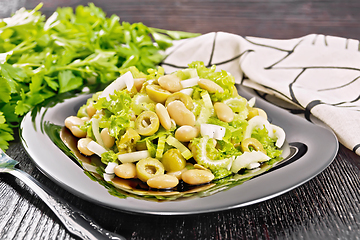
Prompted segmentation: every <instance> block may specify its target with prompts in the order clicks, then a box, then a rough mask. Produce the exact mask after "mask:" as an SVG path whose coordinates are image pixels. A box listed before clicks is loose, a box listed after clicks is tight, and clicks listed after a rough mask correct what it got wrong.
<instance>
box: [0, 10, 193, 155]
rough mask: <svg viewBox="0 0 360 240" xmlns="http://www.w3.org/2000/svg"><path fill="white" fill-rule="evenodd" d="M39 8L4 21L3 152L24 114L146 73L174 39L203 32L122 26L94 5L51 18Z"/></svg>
mask: <svg viewBox="0 0 360 240" xmlns="http://www.w3.org/2000/svg"><path fill="white" fill-rule="evenodd" d="M41 6H42V5H41V4H39V5H38V6H37V7H36V8H35V9H33V10H31V11H28V10H25V9H20V10H19V11H17V12H16V13H15V14H14V15H13V16H12V17H10V18H5V19H0V86H1V87H0V148H2V149H3V150H6V149H7V148H8V144H9V141H11V140H13V128H16V127H18V126H19V123H20V121H21V119H22V116H23V115H24V114H26V113H27V112H28V111H30V110H31V109H33V108H34V107H35V106H39V104H41V103H43V102H44V101H46V100H48V99H50V98H52V97H54V96H56V95H57V94H61V93H65V92H71V91H81V89H83V87H85V86H90V85H91V86H94V85H96V84H106V83H108V82H111V81H113V80H114V79H116V78H117V77H118V76H119V75H120V74H119V72H120V70H121V69H124V68H127V67H130V66H136V67H137V68H138V69H139V70H140V71H143V72H146V70H147V69H149V68H155V67H156V66H157V64H158V63H160V62H161V60H162V59H163V58H164V55H163V51H162V50H165V49H166V48H168V47H170V46H171V45H172V41H173V40H178V39H183V38H189V37H195V36H197V35H198V34H193V33H186V32H179V31H167V30H162V29H155V28H149V27H147V26H145V25H144V24H142V23H134V24H130V23H128V22H122V23H120V22H119V20H120V18H119V17H118V16H116V15H112V16H111V17H106V14H105V13H104V12H103V11H102V10H101V9H100V8H98V7H96V6H95V5H94V4H92V3H90V4H89V5H88V6H78V7H77V8H76V9H75V12H74V11H73V9H72V8H70V7H64V8H58V9H57V10H56V11H55V12H54V13H53V14H52V15H51V16H50V17H49V18H47V19H46V18H45V16H44V15H42V14H41V12H39V9H40V8H41Z"/></svg>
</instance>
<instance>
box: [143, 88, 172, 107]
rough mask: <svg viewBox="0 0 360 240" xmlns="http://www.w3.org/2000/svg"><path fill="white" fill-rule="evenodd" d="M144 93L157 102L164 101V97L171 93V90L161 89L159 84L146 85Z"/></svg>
mask: <svg viewBox="0 0 360 240" xmlns="http://www.w3.org/2000/svg"><path fill="white" fill-rule="evenodd" d="M146 93H147V95H148V96H149V98H150V99H151V100H153V101H155V102H158V103H164V102H165V101H166V99H167V98H168V97H169V96H170V95H171V92H169V91H167V90H165V89H163V88H162V87H160V86H159V85H153V84H151V85H147V86H146Z"/></svg>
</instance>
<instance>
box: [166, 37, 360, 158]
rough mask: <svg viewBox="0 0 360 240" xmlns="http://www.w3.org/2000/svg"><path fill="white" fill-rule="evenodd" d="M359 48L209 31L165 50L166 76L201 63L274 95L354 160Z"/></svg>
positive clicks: (358, 133)
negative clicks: (324, 130) (328, 132)
mask: <svg viewBox="0 0 360 240" xmlns="http://www.w3.org/2000/svg"><path fill="white" fill-rule="evenodd" d="M359 49H360V44H359V41H357V40H352V39H345V38H340V37H333V36H324V35H318V34H312V35H307V36H304V37H301V38H296V39H289V40H275V39H265V38H255V37H241V36H238V35H234V34H230V33H224V32H216V33H215V32H213V33H208V34H205V35H202V36H199V37H197V38H193V39H186V40H180V41H177V42H175V43H174V46H173V47H171V48H169V49H168V50H167V52H166V53H167V55H168V56H167V57H166V59H165V60H164V61H163V63H162V66H163V67H164V68H165V70H166V72H171V71H175V70H177V69H180V68H185V67H187V64H188V63H189V62H191V61H203V62H204V63H205V64H206V65H208V66H211V65H216V66H218V68H219V69H223V70H226V71H228V72H230V73H231V74H232V75H233V76H234V77H235V81H236V82H237V83H238V84H242V85H244V86H247V87H251V88H254V89H257V90H260V91H262V92H265V93H268V94H272V95H275V96H277V97H280V98H281V99H283V100H286V101H288V102H291V103H292V104H294V105H296V106H297V107H300V108H301V109H303V110H304V113H305V116H306V117H307V118H308V119H310V117H309V114H310V113H311V114H313V115H314V116H315V117H317V118H318V119H320V120H321V121H323V122H324V123H326V124H327V125H328V126H329V127H330V128H331V129H333V131H334V132H335V134H336V135H337V137H338V139H339V141H340V142H341V143H342V144H343V145H344V146H346V147H347V148H349V149H351V150H352V151H354V152H355V153H356V154H358V155H360V51H359Z"/></svg>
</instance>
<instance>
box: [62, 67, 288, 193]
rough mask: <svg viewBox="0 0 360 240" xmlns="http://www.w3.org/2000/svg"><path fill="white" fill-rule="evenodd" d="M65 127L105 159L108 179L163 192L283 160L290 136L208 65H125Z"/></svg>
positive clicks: (119, 184) (80, 147) (82, 148)
mask: <svg viewBox="0 0 360 240" xmlns="http://www.w3.org/2000/svg"><path fill="white" fill-rule="evenodd" d="M65 126H66V127H67V128H68V129H69V130H70V131H71V133H72V134H73V135H74V136H75V137H77V138H78V142H77V148H78V150H79V151H80V152H81V153H82V154H83V155H85V156H91V155H94V156H96V155H97V156H98V157H100V158H101V162H102V163H103V164H105V165H104V166H106V167H104V168H103V169H102V171H101V172H100V173H102V178H103V179H104V180H105V181H107V182H108V183H110V184H113V185H114V186H115V187H119V188H122V189H123V190H124V189H125V190H126V189H129V187H128V186H125V185H124V184H123V183H124V181H127V180H136V181H139V182H140V183H141V184H140V185H142V186H146V187H145V188H143V189H150V190H151V191H153V192H154V191H159V192H164V193H165V192H166V191H168V192H169V191H170V192H171V191H174V192H178V191H179V189H180V186H181V188H182V189H183V188H184V186H199V185H201V186H204V185H206V184H209V183H211V184H213V183H216V181H218V180H219V179H222V180H223V179H229V177H232V176H235V175H242V174H247V173H249V172H252V173H254V172H255V173H256V172H257V171H258V170H260V169H261V167H262V166H263V165H264V164H268V165H269V162H271V161H272V162H274V161H279V160H280V158H281V157H280V155H281V153H282V150H281V149H280V148H281V147H282V145H283V144H284V141H285V133H284V131H283V129H281V128H280V127H278V126H275V125H273V124H271V123H269V122H268V120H267V115H266V113H265V111H264V110H262V109H260V108H256V107H255V99H254V98H253V99H250V100H249V101H248V100H246V99H245V98H243V97H241V96H239V95H238V92H237V89H236V87H235V81H234V77H233V76H232V75H231V74H230V73H228V72H226V71H216V67H215V66H212V67H210V68H207V67H205V65H204V64H203V63H202V62H192V63H191V64H189V68H187V69H182V70H178V71H176V72H174V73H171V74H165V73H164V69H163V68H162V67H159V68H158V69H150V70H148V74H144V73H142V72H140V71H138V70H137V69H136V68H135V67H130V68H128V69H125V70H123V71H122V72H121V76H120V77H119V78H118V79H116V80H115V81H114V82H112V83H111V84H110V85H109V86H108V87H106V88H105V89H104V91H102V92H98V93H96V94H94V95H93V96H92V97H91V98H90V99H88V101H87V103H86V104H85V105H83V106H82V107H81V108H80V109H79V111H78V114H77V116H70V117H68V118H66V120H65ZM96 171H97V172H98V173H99V169H97V170H96ZM259 172H260V171H259ZM130 185H131V184H130ZM133 192H134V191H133ZM142 194H143V192H142Z"/></svg>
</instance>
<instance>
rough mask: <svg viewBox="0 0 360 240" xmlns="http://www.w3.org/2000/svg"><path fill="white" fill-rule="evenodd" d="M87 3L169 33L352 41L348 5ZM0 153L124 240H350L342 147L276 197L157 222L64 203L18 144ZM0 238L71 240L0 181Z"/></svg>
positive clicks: (31, 0) (20, 188)
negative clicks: (312, 35)
mask: <svg viewBox="0 0 360 240" xmlns="http://www.w3.org/2000/svg"><path fill="white" fill-rule="evenodd" d="M39 2H40V1H37V0H27V2H26V7H27V8H33V7H35V6H36V5H37V4H38V3H39ZM42 2H43V3H44V6H43V8H42V12H43V13H45V14H46V15H47V16H49V15H51V13H52V12H53V11H54V10H55V9H56V8H57V7H59V6H70V7H76V6H77V5H79V4H87V1H82V0H58V1H51V0H44V1H42ZM93 2H94V3H95V5H97V6H99V7H101V8H103V10H104V11H105V12H106V13H107V14H108V15H111V14H117V15H119V16H120V17H121V20H122V21H128V22H131V23H133V22H143V23H144V24H146V25H148V26H151V27H158V28H165V29H171V30H183V31H191V32H199V33H207V32H211V31H225V32H231V33H236V34H239V35H247V36H260V37H268V38H292V37H299V36H303V35H306V34H309V33H322V34H326V35H337V36H342V37H348V38H355V39H359V38H360V27H359V26H360V24H359V20H360V14H358V13H359V9H360V2H358V1H339V0H328V1H308V0H307V1H300V0H288V1H286V0H282V1H280V0H277V1H260V0H256V1H236V0H233V1H229V0H227V1H205V0H193V1H185V0H176V1H165V0H155V1H138V0H133V1H131V0H127V1H125V0H122V1H118V0H102V1H99V0H96V1H93ZM7 153H8V154H9V155H10V156H11V157H13V158H14V159H16V160H18V161H19V162H20V165H19V167H20V168H21V169H22V170H24V171H26V172H28V173H29V174H31V175H32V176H34V177H35V178H36V179H38V180H39V181H40V182H41V183H43V184H44V185H46V186H47V187H49V188H51V189H53V190H54V191H55V192H57V193H58V194H59V195H60V196H61V197H63V198H65V199H66V200H67V201H68V202H70V203H71V204H73V205H75V206H76V207H77V208H79V209H80V210H82V211H84V212H85V213H86V214H88V215H89V216H90V217H92V218H94V219H96V221H97V222H98V223H99V224H100V225H101V226H102V227H104V228H106V229H108V230H110V231H114V232H117V233H120V234H122V235H124V236H126V237H127V238H128V239H133V240H135V239H136V240H137V239H139V240H140V239H219V240H220V239H221V240H222V239H356V238H359V236H360V204H359V203H360V191H359V186H360V178H359V176H360V170H359V169H360V157H359V156H357V155H355V154H354V153H352V152H351V151H350V150H348V149H346V148H345V147H343V146H340V150H339V153H338V155H337V156H336V158H335V160H334V161H333V163H332V164H331V165H330V166H329V167H328V168H327V169H326V170H325V171H323V172H322V173H320V174H319V175H318V176H316V177H315V178H313V179H312V180H310V181H308V182H307V183H305V184H303V185H301V186H300V187H298V188H296V189H294V190H292V191H290V192H288V193H285V194H283V195H281V196H278V197H276V198H273V199H270V200H268V201H265V202H262V203H258V204H254V205H251V206H248V207H243V208H237V209H233V210H228V211H222V212H216V213H207V214H199V215H191V216H167V217H161V216H148V215H134V214H130V213H125V212H119V211H113V210H111V209H106V208H103V207H100V206H98V205H95V204H92V203H90V202H87V201H84V200H82V199H80V198H78V197H76V196H74V195H72V194H71V193H69V192H67V191H66V190H64V189H62V188H61V187H59V186H58V185H56V184H55V183H54V182H52V181H51V180H49V179H48V178H47V177H46V176H44V175H43V174H42V173H41V172H40V171H39V170H38V169H37V168H36V166H35V165H34V164H33V163H32V161H31V159H30V158H29V157H28V156H27V154H26V152H25V150H24V148H23V147H22V146H21V144H20V142H19V139H17V140H15V141H14V142H13V143H12V144H11V145H10V148H9V150H8V151H7ZM314 161H315V159H314ZM309 167H311V166H309ZM284 181H286V179H285V180H284ZM244 194H245V193H244ZM0 239H77V238H75V237H74V236H72V235H70V234H69V233H68V232H67V231H66V230H65V228H64V226H63V225H62V224H61V223H60V221H59V220H58V219H57V218H56V216H55V215H54V214H53V213H52V212H51V211H50V209H49V208H48V207H47V206H46V205H44V204H43V202H42V201H41V200H40V199H39V198H38V197H37V196H36V195H34V194H33V193H32V191H31V190H30V189H28V188H27V187H26V186H24V184H23V183H22V182H21V181H19V180H17V179H15V178H13V177H12V176H10V175H6V174H2V175H0Z"/></svg>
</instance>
